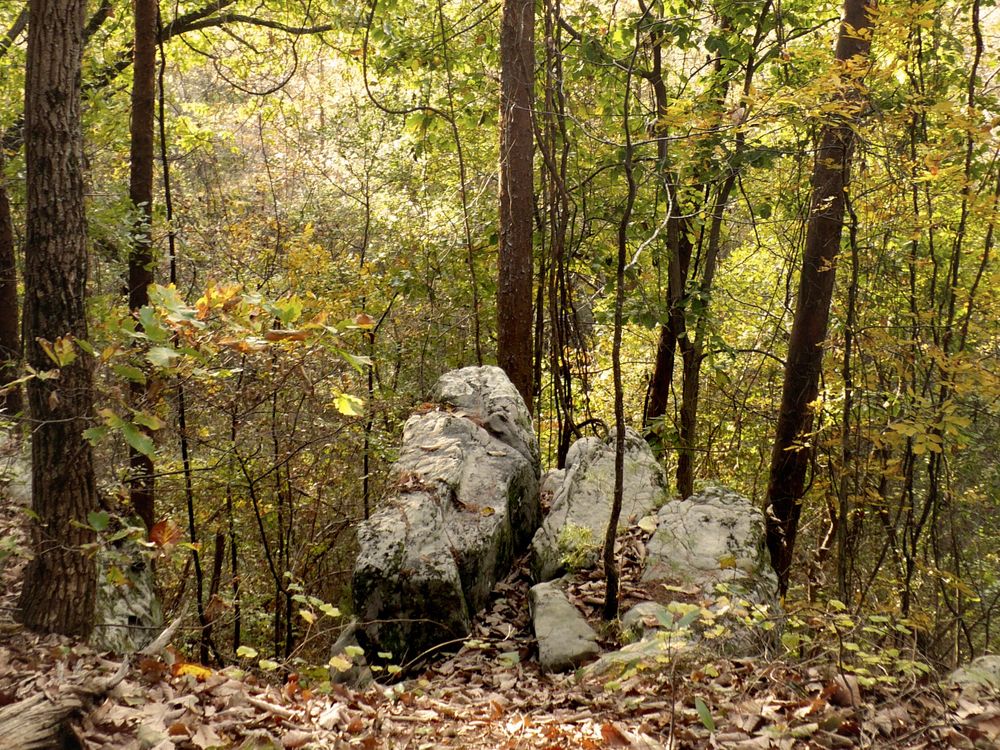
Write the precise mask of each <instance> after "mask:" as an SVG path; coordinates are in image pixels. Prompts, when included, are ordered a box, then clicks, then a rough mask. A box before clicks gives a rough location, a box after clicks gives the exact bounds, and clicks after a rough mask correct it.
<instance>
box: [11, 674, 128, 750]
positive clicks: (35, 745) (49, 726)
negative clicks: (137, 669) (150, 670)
mask: <svg viewBox="0 0 1000 750" xmlns="http://www.w3.org/2000/svg"><path fill="white" fill-rule="evenodd" d="M128 667H129V663H128V660H125V661H124V662H122V665H121V666H120V667H119V668H118V671H116V672H115V673H114V675H112V676H111V677H110V678H109V679H105V680H97V681H95V682H93V683H91V684H89V685H74V686H68V687H66V688H65V689H64V690H63V691H61V692H60V693H59V694H58V695H56V696H54V697H53V696H51V695H49V694H48V693H46V692H38V693H36V694H35V695H32V696H29V697H27V698H25V699H23V700H20V701H17V702H16V703H11V704H10V705H8V706H4V707H3V708H0V750H53V749H54V748H58V750H78V748H80V747H82V745H81V743H80V740H79V739H78V738H77V735H76V732H74V731H73V728H72V726H70V722H71V721H72V720H73V719H74V718H76V717H78V716H79V715H80V714H82V713H83V712H84V711H85V710H88V709H89V708H90V707H91V706H93V705H94V704H95V703H96V702H97V701H99V700H101V699H102V698H104V696H105V695H107V693H108V692H109V691H110V690H111V689H112V688H114V687H115V686H116V685H117V684H118V683H119V682H121V681H122V680H123V679H124V678H125V674H126V672H127V671H128Z"/></svg>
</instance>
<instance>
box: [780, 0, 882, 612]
mask: <svg viewBox="0 0 1000 750" xmlns="http://www.w3.org/2000/svg"><path fill="white" fill-rule="evenodd" d="M875 7H876V0H845V3H844V20H843V23H842V24H841V27H840V33H839V35H838V37H837V50H836V62H835V65H836V66H837V68H838V69H839V71H840V75H841V79H842V80H841V89H840V92H839V93H838V95H837V99H838V100H839V101H840V103H841V109H840V112H839V114H837V115H836V116H835V118H834V119H832V120H831V121H829V122H827V123H826V124H824V125H823V129H822V131H821V134H820V145H819V150H818V152H817V154H816V162H815V164H814V166H813V175H812V201H811V206H810V213H809V221H808V226H807V229H806V242H805V249H804V252H803V257H802V272H801V275H800V278H799V292H798V298H797V301H796V306H795V318H794V321H793V323H792V331H791V337H790V340H789V344H788V358H787V360H786V364H785V377H784V384H783V386H782V392H781V411H780V413H779V415H778V426H777V431H776V437H775V442H774V448H773V451H772V454H771V473H770V480H769V485H768V491H767V504H768V512H767V546H768V550H769V551H770V553H771V562H772V564H773V565H774V569H775V571H776V572H777V574H778V582H779V586H780V588H781V591H782V593H784V592H785V591H787V590H788V578H789V571H790V568H791V561H792V552H793V549H794V546H795V534H796V531H797V528H798V521H799V515H800V513H801V510H802V506H801V500H802V495H803V494H804V491H805V480H806V475H807V473H808V469H809V465H810V463H811V461H812V456H813V449H812V446H811V443H810V441H811V438H810V432H811V431H812V426H813V406H812V405H813V403H814V402H815V401H816V397H817V395H818V393H819V376H820V372H821V370H822V366H823V342H824V341H825V340H826V332H827V326H828V323H829V319H830V300H831V298H832V296H833V286H834V280H835V278H836V270H835V268H836V264H835V261H836V258H837V253H838V252H839V250H840V241H841V235H842V233H843V228H844V210H845V205H846V204H845V190H846V189H847V186H848V178H849V174H850V165H851V157H852V155H853V152H854V143H855V139H854V127H853V126H854V123H855V122H856V121H857V119H858V116H859V112H860V104H861V101H860V100H861V98H862V86H861V77H862V76H863V74H864V72H865V70H866V69H867V65H866V63H867V57H868V52H869V50H870V49H871V28H872V21H871V13H872V11H874V9H875Z"/></svg>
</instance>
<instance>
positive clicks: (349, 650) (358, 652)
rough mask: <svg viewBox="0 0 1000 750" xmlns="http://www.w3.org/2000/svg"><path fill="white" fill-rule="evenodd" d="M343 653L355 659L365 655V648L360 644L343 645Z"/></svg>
mask: <svg viewBox="0 0 1000 750" xmlns="http://www.w3.org/2000/svg"><path fill="white" fill-rule="evenodd" d="M344 653H345V654H347V655H348V656H350V657H351V658H352V659H356V658H357V657H359V656H364V655H365V650H364V649H363V648H361V646H345V647H344Z"/></svg>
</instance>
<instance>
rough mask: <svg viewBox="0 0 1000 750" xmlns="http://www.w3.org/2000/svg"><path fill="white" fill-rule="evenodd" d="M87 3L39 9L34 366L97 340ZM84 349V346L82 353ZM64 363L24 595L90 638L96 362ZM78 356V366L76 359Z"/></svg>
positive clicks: (46, 395)
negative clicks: (61, 346) (90, 437)
mask: <svg viewBox="0 0 1000 750" xmlns="http://www.w3.org/2000/svg"><path fill="white" fill-rule="evenodd" d="M85 7H86V0H32V2H31V5H30V16H31V22H30V25H29V28H28V57H27V66H26V78H25V157H26V158H25V163H26V167H27V185H28V201H27V222H26V226H27V233H26V234H27V237H26V242H25V259H26V262H25V305H24V318H25V321H24V322H25V340H26V344H27V345H26V347H25V349H26V355H27V361H28V363H29V364H30V365H31V366H32V367H33V368H34V369H35V370H37V371H39V372H42V371H50V370H53V369H54V363H53V361H52V359H50V358H49V356H48V355H46V353H45V351H44V349H43V348H42V346H41V345H40V344H39V340H40V339H41V340H45V341H48V342H56V340H57V339H59V338H63V339H64V340H70V341H71V340H73V339H76V340H85V339H86V338H87V321H86V310H85V307H84V300H85V297H86V287H87V247H86V241H87V227H86V220H85V217H84V202H83V135H82V130H81V123H80V65H81V55H82V52H83V13H84V8H85ZM70 346H72V344H70ZM75 355H76V356H75V358H73V357H72V356H71V355H68V354H67V355H66V356H64V357H63V358H62V359H63V366H62V367H60V368H58V378H53V379H41V378H34V379H32V380H31V381H29V383H28V403H29V408H30V415H31V420H32V423H33V425H34V431H33V433H32V457H31V458H32V472H31V474H32V477H31V478H32V510H33V511H34V521H33V523H32V524H31V530H30V538H31V544H32V548H33V551H34V557H33V558H32V560H31V562H30V563H29V564H28V567H27V569H26V571H25V578H24V589H23V591H22V592H21V599H20V606H21V615H20V616H21V618H22V621H23V622H24V624H25V625H26V626H27V627H29V628H31V629H33V630H39V631H43V632H58V633H64V634H67V635H86V634H88V633H89V632H90V630H91V628H92V627H93V624H94V599H95V591H96V573H95V569H94V558H93V555H92V554H90V553H89V552H88V551H86V550H85V549H84V548H83V546H84V545H88V544H92V543H93V542H94V532H93V531H92V530H91V529H90V528H89V526H88V525H87V514H88V513H90V512H92V511H95V510H96V509H97V507H98V504H97V488H96V483H95V481H94V466H93V457H92V454H91V449H90V444H89V443H88V442H87V441H86V440H85V439H84V437H83V431H84V429H86V427H87V424H88V422H89V421H90V419H91V414H92V411H93V392H92V380H93V374H92V367H91V359H90V356H89V355H87V354H86V353H84V352H82V351H81V350H79V349H75ZM69 359H72V361H67V360H69Z"/></svg>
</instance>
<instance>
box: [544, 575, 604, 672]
mask: <svg viewBox="0 0 1000 750" xmlns="http://www.w3.org/2000/svg"><path fill="white" fill-rule="evenodd" d="M528 605H529V606H530V607H531V621H532V625H533V627H534V630H535V638H536V639H537V641H538V663H539V665H540V666H541V668H542V669H543V670H545V671H546V672H563V671H565V670H567V669H575V668H576V667H578V666H580V665H581V664H583V663H585V662H587V661H590V660H591V659H592V658H593V657H595V656H597V655H598V654H599V653H600V651H601V649H600V647H599V646H598V645H597V633H595V632H594V630H593V628H591V627H590V625H588V624H587V620H586V619H585V618H584V616H583V615H582V614H580V611H579V610H578V609H577V608H576V607H575V606H573V603H572V602H570V600H569V599H567V598H566V594H565V593H563V590H562V586H561V582H560V581H548V582H546V583H539V584H536V585H535V586H532V587H531V590H530V591H529V592H528Z"/></svg>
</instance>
